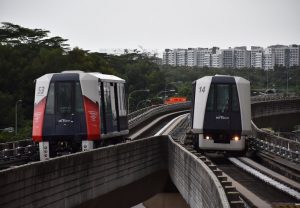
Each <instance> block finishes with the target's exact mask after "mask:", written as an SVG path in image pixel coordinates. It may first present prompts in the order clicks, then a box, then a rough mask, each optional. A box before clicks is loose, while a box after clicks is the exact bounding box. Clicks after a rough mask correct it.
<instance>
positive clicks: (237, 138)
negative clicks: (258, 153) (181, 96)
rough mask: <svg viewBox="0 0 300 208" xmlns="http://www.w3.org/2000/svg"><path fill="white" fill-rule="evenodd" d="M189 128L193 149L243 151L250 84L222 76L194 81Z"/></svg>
mask: <svg viewBox="0 0 300 208" xmlns="http://www.w3.org/2000/svg"><path fill="white" fill-rule="evenodd" d="M191 126H192V128H191V132H192V133H193V143H194V146H195V148H197V149H200V150H205V151H207V150H214V151H235V152H241V151H244V150H245V146H246V145H245V140H246V138H247V136H248V135H249V134H250V133H251V103H250V82H249V81H248V80H246V79H244V78H242V77H235V76H226V75H215V76H205V77H202V78H201V79H198V80H196V81H194V82H193V107H192V125H191Z"/></svg>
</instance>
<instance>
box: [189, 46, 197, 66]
mask: <svg viewBox="0 0 300 208" xmlns="http://www.w3.org/2000/svg"><path fill="white" fill-rule="evenodd" d="M196 65H197V50H196V49H195V48H188V50H187V66H196Z"/></svg>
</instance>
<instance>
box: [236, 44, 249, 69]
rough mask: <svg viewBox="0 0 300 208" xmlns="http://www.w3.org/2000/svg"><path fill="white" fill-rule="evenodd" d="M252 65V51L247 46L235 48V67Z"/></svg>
mask: <svg viewBox="0 0 300 208" xmlns="http://www.w3.org/2000/svg"><path fill="white" fill-rule="evenodd" d="M245 67H250V51H248V50H247V47H246V46H242V47H235V48H234V68H238V69H240V68H245Z"/></svg>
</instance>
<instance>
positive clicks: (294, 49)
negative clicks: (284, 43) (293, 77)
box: [289, 45, 300, 67]
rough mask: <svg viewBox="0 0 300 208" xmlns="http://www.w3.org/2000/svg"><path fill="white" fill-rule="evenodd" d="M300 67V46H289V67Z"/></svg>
mask: <svg viewBox="0 0 300 208" xmlns="http://www.w3.org/2000/svg"><path fill="white" fill-rule="evenodd" d="M299 65H300V45H290V46H289V66H290V67H293V66H299Z"/></svg>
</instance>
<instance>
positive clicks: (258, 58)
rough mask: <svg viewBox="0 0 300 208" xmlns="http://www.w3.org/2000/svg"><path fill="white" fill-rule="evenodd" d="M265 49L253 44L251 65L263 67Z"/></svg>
mask: <svg viewBox="0 0 300 208" xmlns="http://www.w3.org/2000/svg"><path fill="white" fill-rule="evenodd" d="M263 51H264V49H263V48H262V47H259V46H251V55H250V57H251V59H250V67H252V68H260V69H262V68H263Z"/></svg>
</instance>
